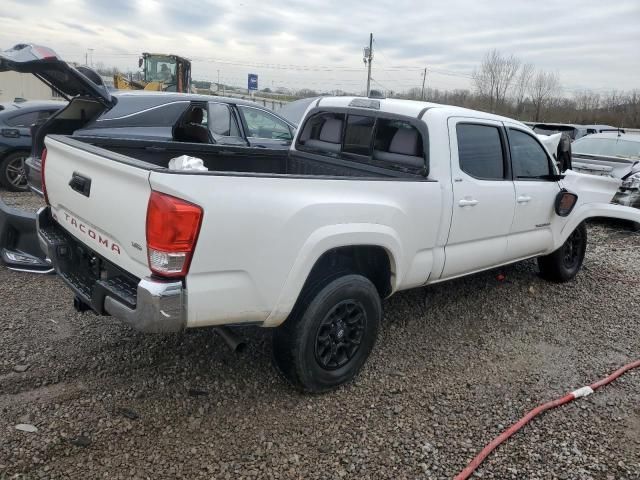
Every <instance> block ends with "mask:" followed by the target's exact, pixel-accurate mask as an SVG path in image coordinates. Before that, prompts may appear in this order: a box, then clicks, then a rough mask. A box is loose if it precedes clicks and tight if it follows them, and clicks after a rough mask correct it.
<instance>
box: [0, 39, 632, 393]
mask: <svg viewBox="0 0 640 480" xmlns="http://www.w3.org/2000/svg"><path fill="white" fill-rule="evenodd" d="M27 53H28V54H27ZM6 64H7V61H6V60H5V65H6ZM11 65H12V67H13V68H16V69H22V70H23V71H26V70H31V71H34V72H37V73H39V74H40V76H41V77H47V78H49V79H52V81H54V82H60V81H63V80H64V78H65V77H66V78H68V79H71V80H73V81H74V82H77V83H78V85H79V86H78V87H77V90H79V93H78V95H77V96H76V97H74V98H73V99H72V100H71V102H70V103H69V106H68V107H67V108H66V109H64V110H63V111H62V112H61V113H59V114H58V115H56V116H54V117H53V118H51V119H50V120H48V121H47V122H46V123H45V124H44V125H43V126H42V127H40V130H39V133H38V135H37V138H36V142H37V144H36V145H34V149H36V150H37V151H36V152H35V153H36V154H39V156H40V157H41V158H42V187H43V191H44V194H45V199H46V203H47V206H46V207H44V208H43V209H41V210H40V211H39V213H38V216H37V228H38V238H39V241H40V244H41V246H42V248H43V250H44V251H45V252H46V254H47V257H48V259H49V261H50V262H52V265H53V267H54V268H55V270H56V271H57V273H58V274H59V275H60V276H61V277H62V278H63V280H64V281H65V282H66V284H67V285H68V286H69V288H70V289H71V290H72V291H73V296H74V298H75V302H76V306H77V307H78V308H79V309H91V310H93V311H94V312H96V313H97V314H99V315H112V316H114V317H117V318H118V319H121V320H122V321H124V322H126V323H128V324H129V325H131V326H132V327H134V328H136V329H138V330H141V331H144V332H177V331H181V330H183V329H186V328H197V327H206V326H214V327H219V326H223V325H232V326H233V325H250V324H253V325H259V326H262V327H270V328H274V334H273V351H274V360H275V364H276V366H277V367H278V369H279V370H280V372H281V373H282V374H283V375H284V377H286V379H288V380H289V381H290V382H291V383H292V384H293V385H294V386H296V387H298V388H300V389H302V390H304V391H310V392H322V391H326V390H330V389H333V388H335V387H337V386H339V385H341V384H343V383H345V382H347V381H349V380H350V379H352V378H353V377H354V376H355V375H356V374H357V373H358V371H359V370H360V369H361V367H362V366H363V364H364V363H365V361H366V359H367V357H368V356H369V354H370V352H371V351H372V348H373V346H374V343H375V341H376V337H377V334H378V330H379V327H380V322H381V318H382V300H383V299H384V298H386V297H388V296H390V295H392V294H393V293H395V292H398V291H401V290H406V289H410V288H416V287H423V286H426V285H430V284H434V283H438V282H443V281H447V280H451V279H454V278H457V277H461V276H464V275H470V274H473V273H476V272H480V271H483V270H487V269H492V268H495V267H499V266H501V265H506V264H510V263H514V262H518V261H521V260H524V259H529V258H537V259H538V265H539V268H540V273H541V275H542V276H543V277H544V278H546V279H548V280H550V281H555V282H566V281H569V280H571V279H572V278H573V277H574V276H575V275H576V274H577V273H578V271H579V270H580V267H581V265H582V262H583V258H584V255H585V248H586V245H587V230H586V228H585V224H584V222H585V220H586V219H587V218H589V217H594V216H609V217H611V216H613V217H618V218H623V219H627V220H635V221H638V220H639V217H640V212H639V211H638V210H635V209H632V208H628V207H624V206H620V205H613V204H610V201H611V198H612V197H613V195H614V194H615V192H616V191H617V189H618V186H619V183H620V181H619V180H616V179H612V178H605V177H595V176H591V175H583V174H578V173H574V172H571V171H569V172H567V173H566V176H563V175H560V174H559V173H558V171H557V169H556V166H555V165H554V162H553V160H552V158H551V156H550V154H549V152H548V151H547V149H546V148H545V147H544V146H543V145H542V144H541V143H540V141H539V140H538V139H537V137H536V136H535V134H534V133H533V132H532V131H531V130H530V129H529V128H528V127H527V126H525V125H524V124H522V123H520V122H517V121H515V120H511V119H508V118H504V117H499V116H496V115H491V114H488V113H483V112H477V111H472V110H467V109H463V108H458V107H451V106H446V105H437V104H433V103H425V102H417V101H405V100H395V99H371V98H360V97H335V98H328V97H325V98H319V99H318V100H316V101H314V102H313V103H312V104H311V105H310V106H309V107H308V109H307V112H306V114H305V116H304V118H303V120H302V122H301V123H300V126H299V128H298V130H297V133H296V136H295V138H294V140H293V143H292V146H291V149H290V150H289V151H288V152H284V153H283V152H279V153H269V154H265V155H262V156H261V155H258V154H257V153H256V152H255V150H251V151H249V153H247V151H246V150H243V149H242V148H241V147H237V148H231V147H225V148H223V149H219V148H218V149H216V148H214V147H215V145H207V146H203V145H200V144H189V143H179V144H176V143H172V142H165V143H162V142H157V141H149V142H145V141H141V140H135V141H133V140H130V139H129V140H128V139H117V138H116V139H105V138H91V137H77V138H73V137H72V136H71V135H70V134H71V132H72V131H73V129H74V128H78V127H79V126H81V125H82V124H83V123H84V122H88V121H90V120H91V119H92V118H95V116H97V115H100V114H101V112H103V111H104V110H105V109H109V108H113V101H114V100H113V98H112V97H111V96H110V95H109V93H108V92H107V91H106V90H102V89H99V88H95V85H93V84H90V80H88V79H86V77H83V76H82V75H81V74H78V72H76V71H74V70H73V69H72V67H70V66H64V65H66V64H63V62H60V61H59V60H56V57H55V54H53V53H52V52H51V51H49V50H47V49H40V50H34V49H30V50H29V51H28V52H25V54H24V56H23V58H22V60H21V61H20V62H18V61H16V60H15V58H14V59H13V63H12V64H11ZM52 65H55V68H56V69H58V74H57V75H55V76H54V75H47V74H46V73H43V72H46V69H47V68H49V67H51V66H52ZM60 72H62V73H60ZM80 85H81V86H80ZM181 155H188V156H191V157H196V158H197V159H198V162H200V167H201V168H198V169H176V168H170V163H171V160H172V159H173V158H175V157H178V156H181ZM114 187H117V188H114Z"/></svg>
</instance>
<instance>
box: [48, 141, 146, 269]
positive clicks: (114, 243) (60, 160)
mask: <svg viewBox="0 0 640 480" xmlns="http://www.w3.org/2000/svg"><path fill="white" fill-rule="evenodd" d="M45 145H46V147H47V158H46V163H45V166H44V167H45V172H44V173H45V182H46V189H47V195H48V198H49V203H50V204H51V210H52V215H53V216H54V219H55V220H57V222H58V223H59V224H60V225H61V226H62V227H63V228H64V229H65V230H67V231H68V232H69V233H71V234H72V235H73V236H74V237H75V238H77V239H78V240H80V241H81V242H82V243H84V244H85V245H86V246H87V247H89V248H90V249H91V250H93V251H95V252H96V253H98V254H99V255H101V256H102V257H104V258H105V259H107V260H109V261H111V262H112V263H114V264H115V265H117V266H119V267H120V268H122V269H124V270H126V271H128V272H130V273H131V274H133V275H135V276H137V277H138V278H143V277H145V276H148V275H150V274H151V271H150V270H149V267H148V263H147V249H146V233H145V224H146V215H147V204H148V201H149V195H150V192H151V187H150V185H149V171H148V170H146V169H145V168H143V167H141V166H140V165H135V164H132V162H131V159H127V158H126V157H123V156H120V155H117V154H114V153H112V152H107V151H106V150H101V149H99V148H97V147H94V146H91V145H87V144H85V143H81V142H78V141H76V140H73V139H70V138H67V137H61V136H51V137H47V139H46V140H45ZM102 152H104V154H105V155H108V156H109V158H106V157H105V156H103V155H102Z"/></svg>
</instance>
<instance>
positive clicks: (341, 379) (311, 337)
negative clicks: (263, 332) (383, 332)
mask: <svg viewBox="0 0 640 480" xmlns="http://www.w3.org/2000/svg"><path fill="white" fill-rule="evenodd" d="M381 318H382V306H381V302H380V296H379V295H378V291H377V290H376V287H375V286H374V285H373V284H372V283H371V281H369V279H367V278H365V277H363V276H361V275H353V274H347V275H344V276H340V277H338V278H335V277H333V279H332V278H327V279H325V280H324V281H321V282H318V283H316V284H315V285H314V286H313V287H311V288H308V289H306V291H305V292H303V293H302V295H301V298H300V301H299V302H298V304H297V305H296V308H295V309H294V311H293V312H292V314H291V315H290V316H289V318H288V319H287V321H286V322H285V323H284V324H283V325H282V326H281V327H279V328H278V329H277V330H276V331H275V332H274V336H273V354H274V361H275V364H276V366H277V367H278V370H280V372H281V373H282V374H283V375H284V377H285V378H286V379H287V380H288V381H289V382H290V383H291V384H293V386H295V387H296V388H298V389H300V390H303V391H307V392H313V393H318V392H325V391H328V390H332V389H334V388H336V387H338V386H340V385H342V384H343V383H346V382H348V381H349V380H351V379H353V378H354V377H355V376H356V375H357V374H358V372H359V371H360V369H361V368H362V366H363V365H364V363H365V361H366V360H367V358H368V357H369V354H370V353H371V350H372V348H373V346H374V344H375V341H376V338H377V336H378V329H379V326H380V320H381Z"/></svg>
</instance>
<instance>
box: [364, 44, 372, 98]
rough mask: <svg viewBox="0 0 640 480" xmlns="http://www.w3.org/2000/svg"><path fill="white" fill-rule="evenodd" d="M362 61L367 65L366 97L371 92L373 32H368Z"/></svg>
mask: <svg viewBox="0 0 640 480" xmlns="http://www.w3.org/2000/svg"><path fill="white" fill-rule="evenodd" d="M363 53H364V55H363V59H362V60H363V61H364V64H365V65H368V71H367V97H368V96H369V93H370V92H371V62H372V61H373V33H370V34H369V48H367V47H364V52H363Z"/></svg>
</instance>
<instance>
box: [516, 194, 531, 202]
mask: <svg viewBox="0 0 640 480" xmlns="http://www.w3.org/2000/svg"><path fill="white" fill-rule="evenodd" d="M530 201H531V197H530V196H529V195H520V196H519V197H518V198H517V202H518V203H529V202H530Z"/></svg>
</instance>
